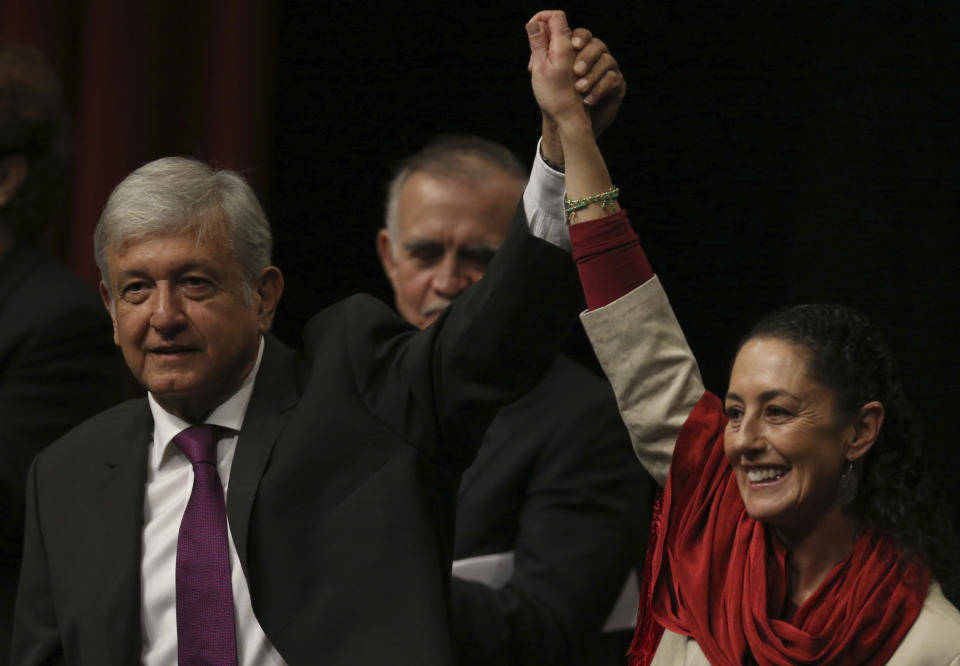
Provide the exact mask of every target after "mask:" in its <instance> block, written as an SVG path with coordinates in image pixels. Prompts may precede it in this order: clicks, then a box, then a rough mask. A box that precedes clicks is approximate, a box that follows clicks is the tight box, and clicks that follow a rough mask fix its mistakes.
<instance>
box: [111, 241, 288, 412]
mask: <svg viewBox="0 0 960 666" xmlns="http://www.w3.org/2000/svg"><path fill="white" fill-rule="evenodd" d="M229 248H230V243H229V242H228V239H227V231H226V228H225V225H224V224H222V223H220V224H216V225H214V226H213V228H212V229H210V233H207V234H206V235H205V236H204V238H203V240H202V241H201V242H197V239H196V236H195V235H194V234H186V235H182V236H161V237H153V238H147V239H144V240H139V241H133V242H131V243H128V244H126V245H123V246H120V247H113V248H110V249H109V250H108V253H107V260H108V265H109V271H110V289H111V290H112V294H111V293H108V292H107V287H106V286H105V285H103V283H101V285H100V289H101V295H102V296H103V298H104V303H105V304H107V305H108V306H109V299H110V297H111V296H112V298H113V303H114V311H113V312H112V318H113V330H114V341H115V342H116V343H117V344H118V345H119V346H120V349H121V350H122V351H123V356H124V359H125V360H126V362H127V365H128V366H129V367H130V370H131V371H132V372H133V374H134V376H135V377H136V378H137V380H138V381H139V382H140V383H141V384H142V385H143V386H144V387H145V388H147V390H149V391H150V392H151V393H152V394H153V396H154V398H156V400H157V401H158V402H159V403H160V404H161V405H162V406H163V407H164V408H165V409H167V410H168V411H171V412H173V413H174V414H177V415H178V416H181V418H185V419H186V420H188V421H192V420H196V419H199V418H202V417H203V416H204V415H205V414H206V413H208V412H209V411H211V410H212V409H213V408H215V407H216V406H217V405H218V404H219V403H220V402H222V401H223V400H224V399H225V398H227V397H228V396H229V395H230V394H231V393H232V392H233V391H235V390H236V389H237V388H238V387H239V385H240V383H241V382H242V381H243V378H244V377H245V376H246V374H247V373H248V372H249V371H250V369H251V368H252V367H253V363H254V362H255V360H256V356H257V349H258V346H259V343H260V333H261V331H265V330H267V329H268V328H269V324H270V322H269V318H268V319H267V320H266V321H265V320H264V318H263V317H262V316H261V314H260V313H261V306H262V299H261V296H260V294H259V293H258V292H257V290H256V289H254V290H252V291H253V294H252V299H251V301H252V302H251V303H247V302H246V300H245V298H244V291H243V284H244V276H243V274H242V271H241V267H240V264H239V263H238V262H237V260H236V258H235V257H234V256H233V254H232V252H231V250H230V249H229ZM274 270H275V269H274Z"/></svg>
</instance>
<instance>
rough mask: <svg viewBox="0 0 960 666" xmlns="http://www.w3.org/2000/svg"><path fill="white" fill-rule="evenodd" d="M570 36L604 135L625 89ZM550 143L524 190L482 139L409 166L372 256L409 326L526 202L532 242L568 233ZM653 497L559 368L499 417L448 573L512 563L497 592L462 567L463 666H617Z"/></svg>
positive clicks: (603, 420) (584, 394)
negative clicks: (477, 561)
mask: <svg viewBox="0 0 960 666" xmlns="http://www.w3.org/2000/svg"><path fill="white" fill-rule="evenodd" d="M575 36H579V37H580V38H581V39H582V40H583V41H582V44H583V45H586V48H585V49H584V50H582V51H581V54H582V55H583V59H584V61H585V63H586V64H587V65H588V66H587V67H586V68H585V69H584V72H583V73H584V74H585V75H586V76H585V78H587V79H588V80H592V81H599V80H605V82H606V83H613V84H614V85H611V86H610V87H607V88H605V87H603V86H597V87H596V88H597V89H596V90H594V91H593V94H594V95H596V97H597V99H598V101H599V102H601V103H603V102H607V104H606V105H603V106H601V108H602V110H603V111H604V112H605V113H606V114H607V115H606V117H605V118H601V119H599V121H600V122H604V121H606V122H609V120H608V118H610V119H612V116H613V115H615V113H616V107H617V106H618V105H619V99H620V98H621V97H622V94H623V79H622V77H621V76H619V72H618V71H616V63H615V62H613V61H612V59H611V58H609V54H606V57H604V55H605V51H606V49H605V48H603V47H602V43H600V42H599V40H591V38H590V35H589V33H587V32H586V31H584V30H580V31H578V32H577V33H575ZM608 72H611V73H613V74H615V76H612V77H609V78H606V79H604V77H605V76H606V75H607V73H608ZM611 78H612V79H613V81H611V80H610V79H611ZM584 92H585V93H587V94H590V93H591V90H590V89H587V90H584ZM610 103H612V104H610ZM598 129H602V127H600V128H598ZM552 139H553V132H552V128H551V127H544V138H543V141H542V144H541V148H540V150H538V154H537V156H536V157H535V161H534V165H533V170H532V172H531V175H530V180H529V183H527V178H526V172H525V170H524V168H523V166H522V165H521V164H520V162H519V161H518V160H517V159H516V157H514V156H513V154H512V153H511V152H510V151H509V150H508V149H507V148H505V147H503V146H501V145H498V144H495V143H493V142H490V141H487V140H485V139H482V138H480V137H476V136H442V137H439V138H437V139H435V140H434V141H432V142H431V143H429V144H428V145H427V146H426V147H424V148H423V149H422V150H421V151H420V152H418V153H416V154H415V155H413V156H411V157H409V158H408V159H407V160H406V161H405V162H403V163H402V164H401V166H400V168H399V169H398V170H397V172H396V174H395V176H394V178H393V180H392V181H391V183H390V186H389V191H388V200H387V206H386V224H385V228H384V229H382V230H381V231H380V232H379V234H378V236H377V249H378V252H379V255H380V259H381V262H382V264H383V267H384V270H385V272H386V274H387V276H388V278H389V280H390V283H391V286H392V287H393V293H394V300H395V304H396V308H397V310H398V312H399V313H400V314H401V315H403V317H404V318H405V319H407V321H409V322H410V323H412V324H414V325H416V326H418V327H420V328H424V327H426V326H429V325H430V324H432V323H433V322H434V321H436V320H437V319H438V318H439V317H441V316H442V313H443V311H444V310H445V308H446V307H447V306H448V305H449V304H450V303H451V302H453V301H454V300H455V299H456V298H457V297H458V296H459V295H460V294H461V293H462V292H463V291H464V290H465V289H466V288H467V287H468V286H470V285H471V284H473V283H474V282H476V281H478V280H480V279H481V278H482V277H483V275H484V272H485V270H486V268H487V264H488V263H489V262H490V260H491V259H492V258H493V256H494V254H495V253H496V251H497V249H498V248H499V247H500V246H501V245H502V244H503V242H504V240H505V238H506V236H507V231H508V229H509V227H510V221H511V219H512V216H513V211H514V209H515V207H516V206H517V203H518V202H520V200H521V197H522V198H523V202H524V207H525V209H526V213H527V216H528V219H529V220H530V222H531V225H532V226H533V227H536V226H537V225H538V224H539V223H540V222H541V221H545V219H546V218H548V217H553V218H557V217H559V218H560V219H562V215H563V193H564V188H563V173H562V172H561V171H558V169H562V161H563V158H562V152H559V153H558V152H557V151H556V146H557V145H558V142H556V143H555V142H553V140H552ZM551 148H553V150H552V151H551ZM545 158H546V159H545ZM546 160H549V162H550V163H551V164H552V165H553V167H551V166H548V164H547V161H546ZM648 494H649V486H648V483H647V480H646V473H645V472H644V471H643V470H642V468H641V467H640V466H639V465H638V464H637V461H636V459H635V458H634V456H633V453H632V448H631V446H630V440H629V437H628V435H627V432H626V430H625V428H624V426H623V424H622V422H621V420H620V415H619V412H618V411H617V406H616V402H615V400H614V397H613V394H612V391H611V389H610V386H609V385H608V384H607V382H605V381H603V380H602V379H601V378H599V377H597V376H596V375H594V374H593V373H592V372H590V371H588V370H587V369H586V368H584V367H583V366H581V365H580V364H579V363H578V362H577V361H575V360H573V359H572V358H570V357H568V356H565V355H561V356H560V357H558V359H557V360H556V362H555V363H554V364H553V366H552V368H551V370H550V372H549V374H548V375H547V377H546V378H545V379H544V380H543V381H542V382H541V383H540V384H539V385H538V386H537V388H536V389H534V390H533V391H532V392H530V393H529V394H527V395H526V396H524V397H523V398H521V399H520V400H519V401H517V402H515V403H513V404H511V405H509V406H507V407H505V408H504V409H503V410H502V411H501V412H500V413H499V415H498V416H497V418H496V419H495V420H494V422H493V424H492V425H491V426H490V428H489V430H487V432H486V434H485V436H484V439H483V444H482V446H481V447H480V450H479V453H478V455H477V459H476V461H475V462H474V463H473V464H472V465H471V466H470V467H469V468H468V469H467V471H466V472H465V474H464V476H463V479H462V482H461V485H460V490H459V494H458V506H457V524H456V538H455V542H454V558H455V559H456V560H461V561H462V560H464V559H465V558H472V557H476V556H483V555H493V554H505V555H506V557H505V559H506V561H509V560H510V555H509V554H512V571H511V572H510V573H509V574H508V576H507V580H506V581H505V582H503V583H500V584H492V582H491V581H489V580H488V581H478V580H466V579H463V578H460V577H459V575H458V571H459V569H458V567H457V565H456V564H455V567H454V577H453V580H452V599H453V634H454V643H455V650H456V651H457V655H458V657H459V659H460V663H461V665H462V666H473V665H480V664H498V665H509V664H543V665H547V664H551V665H562V664H583V663H596V664H599V663H623V662H624V657H623V655H624V654H625V652H626V649H627V647H628V643H629V640H630V636H631V635H632V631H630V627H624V626H622V625H621V626H619V627H618V628H619V629H620V630H621V631H619V632H612V633H611V634H610V635H608V636H607V637H606V638H605V639H604V640H601V629H602V627H603V625H604V621H605V620H606V619H607V617H608V616H609V615H610V612H611V608H612V607H613V605H614V602H615V600H616V599H617V597H618V595H619V594H620V592H621V590H622V589H623V588H624V583H625V581H626V580H627V577H628V574H629V572H630V571H631V569H632V567H633V565H634V564H636V563H637V561H638V559H639V556H640V553H641V551H642V544H643V537H644V534H645V532H646V530H647V526H646V525H645V524H644V523H643V521H642V520H640V519H639V518H638V517H640V516H644V515H646V513H647V511H646V504H647V497H648ZM494 561H495V562H501V561H502V560H500V559H497V560H494ZM497 566H499V565H497ZM508 568H509V566H508ZM631 584H632V583H631ZM635 611H636V607H635V606H634V607H633V609H632V612H628V613H627V617H628V620H631V619H633V615H635Z"/></svg>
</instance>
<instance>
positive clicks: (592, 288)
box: [570, 210, 653, 310]
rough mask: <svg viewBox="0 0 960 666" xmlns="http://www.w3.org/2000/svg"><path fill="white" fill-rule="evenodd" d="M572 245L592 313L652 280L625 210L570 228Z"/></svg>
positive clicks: (645, 259)
mask: <svg viewBox="0 0 960 666" xmlns="http://www.w3.org/2000/svg"><path fill="white" fill-rule="evenodd" d="M570 242H571V243H572V244H573V259H574V261H576V262H577V270H578V271H579V272H580V284H581V285H583V294H584V296H585V297H586V299H587V307H588V308H589V309H591V310H596V309H597V308H599V307H603V306H604V305H607V304H608V303H612V302H613V301H615V300H617V299H618V298H620V297H621V296H623V295H624V294H626V293H628V292H630V291H632V290H633V289H635V288H636V287H639V286H640V285H641V284H643V283H644V282H646V281H647V280H649V279H650V278H652V277H653V269H652V268H651V267H650V262H649V261H647V256H646V255H645V254H644V253H643V248H641V247H640V239H639V238H637V234H635V233H634V231H633V229H632V228H631V227H630V221H629V219H627V211H625V210H621V211H619V212H617V213H614V214H613V215H610V216H608V217H603V218H600V219H599V220H591V221H589V222H582V223H580V224H573V225H571V226H570Z"/></svg>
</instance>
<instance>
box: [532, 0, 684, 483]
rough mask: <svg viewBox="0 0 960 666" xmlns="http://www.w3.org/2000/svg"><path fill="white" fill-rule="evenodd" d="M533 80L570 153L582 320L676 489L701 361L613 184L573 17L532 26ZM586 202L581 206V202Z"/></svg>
mask: <svg viewBox="0 0 960 666" xmlns="http://www.w3.org/2000/svg"><path fill="white" fill-rule="evenodd" d="M527 34H528V36H529V39H530V66H529V69H530V74H531V80H532V86H533V91H534V95H535V96H536V98H537V103H538V104H539V105H540V109H541V111H542V112H543V113H544V116H546V117H549V118H551V119H552V121H553V122H554V123H555V126H556V128H557V132H558V134H559V137H560V141H561V143H562V146H563V153H564V166H565V169H566V186H567V198H568V199H570V200H573V201H574V202H577V203H575V204H574V205H572V206H570V208H573V207H575V206H580V205H583V207H580V208H578V209H577V210H576V211H574V212H573V214H572V215H571V216H570V223H571V225H572V226H571V229H570V237H571V241H572V242H573V249H574V256H575V258H576V260H577V267H578V270H579V272H580V279H581V283H582V284H583V287H584V292H585V295H586V297H587V305H588V307H589V308H590V311H589V312H587V313H585V314H584V315H582V317H581V319H582V320H583V323H584V327H585V328H586V330H587V334H588V335H589V336H590V340H591V343H592V344H593V347H594V351H596V353H597V357H598V358H599V359H600V363H601V365H602V366H603V369H604V372H605V373H606V375H607V377H608V378H609V379H610V383H611V384H612V386H613V389H614V392H615V393H616V396H617V403H618V406H619V408H620V412H621V415H622V417H623V420H624V423H625V424H626V425H627V429H628V430H629V432H630V437H631V440H632V441H633V445H634V450H635V451H636V453H637V456H638V458H640V461H641V462H642V463H643V464H644V466H645V467H646V468H647V470H648V471H649V472H650V473H651V474H652V475H653V477H654V478H655V479H656V480H657V482H658V483H659V484H660V485H663V484H664V483H665V482H666V478H667V472H668V471H669V466H670V459H671V457H672V454H673V446H674V442H675V441H676V437H677V434H678V433H679V431H680V427H681V426H682V425H683V422H684V421H685V420H686V418H687V415H688V414H689V413H690V411H691V410H692V409H693V407H694V406H695V405H696V403H697V401H698V400H699V399H700V396H701V395H702V394H703V382H702V380H701V379H700V373H699V370H698V369H697V365H696V361H695V360H694V358H693V354H692V353H691V351H690V348H689V346H688V345H687V343H686V339H685V338H684V336H683V332H682V331H681V330H680V326H679V324H678V323H677V321H676V318H675V317H674V315H673V311H672V309H671V308H670V304H669V301H668V300H667V297H666V294H664V292H663V289H662V288H661V287H660V283H659V281H658V280H657V278H656V277H655V276H654V275H653V272H652V270H651V269H650V265H649V263H648V262H647V260H646V257H645V256H644V254H643V251H642V249H641V248H640V243H639V241H638V239H637V237H636V234H635V233H634V232H633V231H632V229H631V228H630V225H629V222H628V221H627V218H626V214H625V213H623V212H619V211H620V209H619V206H618V203H617V201H616V199H614V198H613V195H612V194H611V195H610V196H604V193H607V192H610V191H611V187H612V182H611V179H610V175H609V173H608V171H607V167H606V164H605V163H604V160H603V156H602V155H601V153H600V150H599V148H598V147H597V144H596V141H595V138H594V133H593V128H592V126H591V120H590V116H589V113H588V111H587V110H586V108H585V107H584V103H583V99H582V96H581V95H580V94H579V93H578V91H577V89H576V80H575V76H574V75H573V74H572V73H571V69H570V67H569V65H570V64H571V63H572V62H573V60H574V58H575V50H574V48H573V45H572V42H571V32H570V29H569V27H567V22H566V16H565V15H564V14H563V12H560V11H547V12H540V13H539V14H537V15H536V16H534V17H533V19H531V20H530V22H529V23H528V24H527ZM578 200H579V201H578Z"/></svg>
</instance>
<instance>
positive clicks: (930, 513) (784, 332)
mask: <svg viewBox="0 0 960 666" xmlns="http://www.w3.org/2000/svg"><path fill="white" fill-rule="evenodd" d="M754 338H776V339H780V340H786V341H787V342H791V343H793V344H796V345H798V346H800V347H802V348H804V349H806V350H807V351H808V352H809V354H810V362H809V363H810V365H809V368H810V373H811V377H812V378H813V380H814V381H816V382H818V383H820V384H822V385H824V386H826V387H827V388H829V389H831V390H832V391H833V393H834V396H835V401H836V403H835V404H836V407H837V409H838V410H839V411H840V413H841V414H844V415H846V416H848V417H850V418H853V417H854V416H855V415H856V414H858V413H859V410H860V408H861V407H862V406H863V405H864V404H866V403H868V402H870V401H872V400H876V401H878V402H880V403H881V404H882V405H883V407H884V412H885V415H884V421H883V427H882V428H881V429H880V434H879V436H878V437H877V441H876V442H875V443H874V445H873V447H872V448H871V449H870V451H869V452H868V453H867V455H866V456H865V461H864V467H863V474H862V477H861V484H860V489H859V491H858V493H857V497H856V499H855V500H854V502H853V504H852V506H851V509H852V511H853V512H854V513H855V514H856V515H857V516H858V517H859V518H860V519H861V520H862V521H863V522H864V524H865V525H869V526H872V527H874V528H877V529H880V530H882V531H884V532H885V533H886V534H888V535H890V536H892V537H893V538H895V539H896V540H897V541H898V542H899V543H900V545H901V547H902V548H903V549H904V550H905V551H906V552H907V553H909V554H911V555H916V556H920V557H922V558H923V559H925V560H926V562H927V564H928V565H929V566H930V568H931V570H932V571H933V574H934V576H935V577H936V579H937V580H938V581H939V583H940V584H941V586H942V587H943V590H944V594H946V596H947V597H948V598H950V599H951V600H952V601H953V602H954V603H958V602H960V589H958V586H960V579H958V576H957V571H956V567H955V565H954V560H955V558H956V554H957V552H958V548H960V538H958V535H957V531H956V529H954V527H953V526H952V524H951V517H950V510H949V505H948V504H947V503H946V501H945V499H943V497H942V495H941V493H940V492H938V490H939V489H938V488H936V487H935V485H934V484H933V483H932V480H931V479H930V478H929V475H928V471H927V466H926V463H925V461H924V459H923V456H922V452H921V448H920V428H919V424H918V421H917V419H916V417H915V415H914V413H913V410H912V409H911V407H910V404H909V403H908V402H907V399H906V396H905V395H904V391H903V386H902V385H901V383H900V379H899V377H898V375H897V372H896V368H895V365H894V362H893V358H892V356H891V353H890V348H889V347H888V346H887V344H886V342H885V341H884V339H883V336H882V335H881V334H880V331H879V330H878V329H877V328H876V327H875V326H874V325H873V324H872V323H871V322H870V321H869V320H868V319H867V318H866V317H865V316H864V315H863V314H861V313H859V312H857V311H856V310H854V309H852V308H848V307H845V306H841V305H829V304H813V305H797V306H792V307H787V308H782V309H779V310H776V311H774V312H772V313H770V314H769V315H767V316H766V317H764V318H763V319H761V320H760V322H759V323H757V325H756V326H754V327H753V329H752V330H750V332H749V333H747V335H746V336H744V338H743V339H742V340H741V341H740V345H739V346H738V351H739V349H740V348H741V347H743V345H744V344H745V343H746V342H747V341H748V340H751V339H754Z"/></svg>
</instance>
